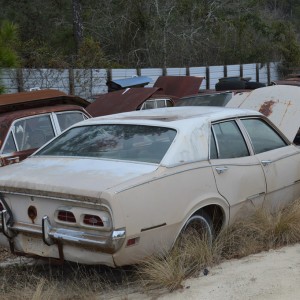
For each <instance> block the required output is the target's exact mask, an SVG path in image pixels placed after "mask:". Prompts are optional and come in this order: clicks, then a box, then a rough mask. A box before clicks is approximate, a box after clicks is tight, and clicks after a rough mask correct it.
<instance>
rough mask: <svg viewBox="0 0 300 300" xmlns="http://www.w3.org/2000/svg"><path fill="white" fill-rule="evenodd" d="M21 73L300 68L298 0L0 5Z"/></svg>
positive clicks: (15, 1)
mask: <svg viewBox="0 0 300 300" xmlns="http://www.w3.org/2000/svg"><path fill="white" fill-rule="evenodd" d="M0 6H1V11H0V20H4V19H6V20H8V21H9V22H13V23H14V24H17V25H18V26H19V28H20V42H21V47H19V48H18V54H19V56H20V57H21V59H22V67H28V68H43V67H45V68H47V67H48V68H49V67H50V68H52V67H55V68H59V67H61V68H66V67H80V68H81V67H86V68H89V67H91V66H92V67H93V68H105V67H114V66H119V67H126V68H133V67H190V66H205V65H224V64H239V63H254V62H262V63H266V62H273V61H281V62H282V63H283V66H284V68H287V69H288V68H291V67H297V66H300V65H299V64H300V61H299V60H300V41H299V34H300V31H299V30H300V29H299V28H300V26H299V25H300V24H299V20H300V3H299V1H295V0H285V1H274V0H239V1H235V0H214V1H207V0H198V1H195V0H97V1H96V0H85V1H83V0H64V1H57V0H45V1H42V2H41V1H38V0H32V1H24V0H11V1H6V0H0Z"/></svg>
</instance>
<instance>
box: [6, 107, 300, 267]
mask: <svg viewBox="0 0 300 300" xmlns="http://www.w3.org/2000/svg"><path fill="white" fill-rule="evenodd" d="M1 171H2V172H1V177H0V201H1V208H0V210H1V234H0V244H1V245H2V246H5V247H8V248H10V249H11V251H12V252H13V253H16V254H20V255H24V254H25V255H30V256H37V257H45V258H52V259H56V260H60V261H64V260H67V261H73V262H77V263H82V264H102V265H108V266H111V267H116V266H123V265H128V264H135V263H139V262H141V261H142V260H143V259H145V257H147V256H149V255H151V254H154V253H159V252H160V251H165V250H166V249H170V248H171V247H172V246H173V245H174V243H175V241H176V240H177V239H178V237H179V236H180V235H181V233H182V232H184V231H185V230H187V229H188V228H190V227H192V228H199V235H202V234H204V233H205V234H207V235H208V237H209V238H210V239H211V238H212V237H213V235H214V233H215V232H218V230H220V228H222V227H223V226H226V225H228V224H230V223H231V222H232V221H233V220H234V219H235V218H236V217H243V214H244V213H245V211H247V210H248V209H251V208H260V207H261V206H262V205H267V204H268V205H271V206H274V207H276V206H278V205H283V204H284V203H285V202H287V201H292V200H293V199H295V198H298V197H299V195H300V151H299V149H298V148H297V147H296V146H295V145H294V144H292V143H291V142H290V141H289V140H288V138H286V137H285V135H284V134H283V133H282V132H281V131H280V130H279V129H278V128H277V127H275V125H273V124H272V123H271V121H270V120H269V119H268V118H266V117H265V116H263V115H262V114H261V113H259V112H256V111H252V110H246V109H231V108H223V107H194V108H193V109H192V110H191V109H190V107H172V108H161V109H153V110H144V111H134V112H128V113H122V114H117V115H109V116H105V117H99V118H94V119H89V120H86V121H83V122H80V123H77V124H75V125H73V126H72V127H70V128H69V129H67V130H66V131H64V132H63V133H62V134H61V135H60V136H58V137H57V138H55V139H53V140H52V141H50V142H48V143H47V144H46V145H44V146H42V147H41V148H40V149H39V150H38V151H37V152H35V153H34V154H33V155H32V156H30V157H29V158H28V159H26V160H24V161H23V162H21V163H20V164H14V165H11V166H7V167H6V168H3V169H2V170H1Z"/></svg>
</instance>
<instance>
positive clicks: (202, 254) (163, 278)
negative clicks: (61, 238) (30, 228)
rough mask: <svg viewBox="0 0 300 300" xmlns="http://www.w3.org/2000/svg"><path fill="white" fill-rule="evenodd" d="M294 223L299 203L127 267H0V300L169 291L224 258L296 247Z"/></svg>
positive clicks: (298, 230)
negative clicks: (207, 239) (288, 246)
mask: <svg viewBox="0 0 300 300" xmlns="http://www.w3.org/2000/svg"><path fill="white" fill-rule="evenodd" d="M299 220H300V201H299V200H298V201H295V202H293V203H292V204H290V205H289V206H287V207H286V208H284V209H282V210H280V211H278V212H276V213H270V212H269V211H267V210H264V209H262V210H257V211H256V212H255V213H253V214H252V215H250V216H249V217H248V218H244V219H242V220H236V222H234V223H233V224H232V225H230V226H228V227H226V228H225V229H223V230H222V231H221V232H220V234H219V235H218V236H217V237H216V239H215V240H214V241H213V243H212V244H211V243H208V242H207V241H206V239H205V238H204V239H203V240H201V239H199V238H197V236H195V235H191V236H183V237H182V239H181V240H180V241H179V242H178V243H177V244H176V245H175V246H174V247H173V249H172V250H171V252H164V253H162V254H160V255H159V256H154V257H151V258H149V259H148V260H146V261H145V262H144V263H142V264H141V265H138V266H133V267H127V268H118V269H111V268H107V267H103V266H98V267H93V266H78V265H76V264H70V263H68V264H65V265H63V266H54V265H50V264H39V265H34V266H29V265H21V264H19V265H15V266H9V267H6V268H0V278H1V285H0V294H1V299H7V300H8V299H49V300H50V299H110V298H114V297H117V298H118V299H127V295H129V294H130V293H133V292H139V293H145V292H146V293H150V294H153V293H155V294H157V289H158V292H159V293H163V292H166V291H173V290H175V289H178V288H181V287H182V286H183V283H184V280H185V279H187V278H189V277H192V276H198V275H199V274H200V273H201V272H204V273H205V272H206V270H207V269H209V268H211V267H212V266H214V265H216V264H219V263H220V262H222V261H224V260H228V259H232V258H241V257H244V256H247V255H250V254H254V253H258V252H261V251H268V250H269V249H276V248H279V247H282V246H286V245H292V244H294V243H299V242H300V222H299ZM114 299H115V298H114Z"/></svg>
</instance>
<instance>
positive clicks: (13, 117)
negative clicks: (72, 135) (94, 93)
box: [0, 90, 90, 167]
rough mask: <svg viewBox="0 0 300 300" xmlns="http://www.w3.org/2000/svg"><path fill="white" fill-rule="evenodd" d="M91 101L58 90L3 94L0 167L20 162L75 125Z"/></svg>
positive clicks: (84, 115)
mask: <svg viewBox="0 0 300 300" xmlns="http://www.w3.org/2000/svg"><path fill="white" fill-rule="evenodd" d="M88 104H89V102H88V101H86V100H84V99H82V98H80V97H77V96H70V95H67V94H65V93H64V92H61V91H58V90H38V91H31V92H21V93H15V94H5V95H0V167H2V166H6V165H9V164H12V163H16V162H19V161H21V160H23V159H25V158H26V157H28V156H29V155H30V154H32V153H33V152H34V151H35V150H36V149H37V148H39V147H40V146H42V145H43V144H45V143H46V142H48V141H49V140H50V139H52V138H53V137H55V136H57V135H58V134H59V133H61V132H62V131H63V130H65V129H66V128H68V127H69V126H71V125H73V124H74V123H76V122H79V121H83V120H85V119H87V118H90V115H89V114H88V112H87V111H86V110H85V109H84V107H86V106H87V105H88Z"/></svg>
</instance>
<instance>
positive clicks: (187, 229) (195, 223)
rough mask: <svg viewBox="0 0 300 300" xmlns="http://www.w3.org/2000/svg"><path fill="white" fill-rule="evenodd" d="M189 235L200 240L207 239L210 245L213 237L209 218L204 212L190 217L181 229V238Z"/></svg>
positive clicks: (213, 233)
mask: <svg viewBox="0 0 300 300" xmlns="http://www.w3.org/2000/svg"><path fill="white" fill-rule="evenodd" d="M189 233H191V234H193V235H194V234H197V235H199V238H201V239H207V241H208V243H209V244H210V245H211V244H212V241H213V238H214V235H215V232H214V227H213V223H212V220H211V218H210V217H209V216H208V215H207V214H206V213H205V212H204V211H201V212H199V213H196V214H194V215H192V216H191V217H190V218H189V219H188V220H187V222H186V224H185V225H184V227H183V228H182V231H181V236H183V235H186V234H189Z"/></svg>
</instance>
